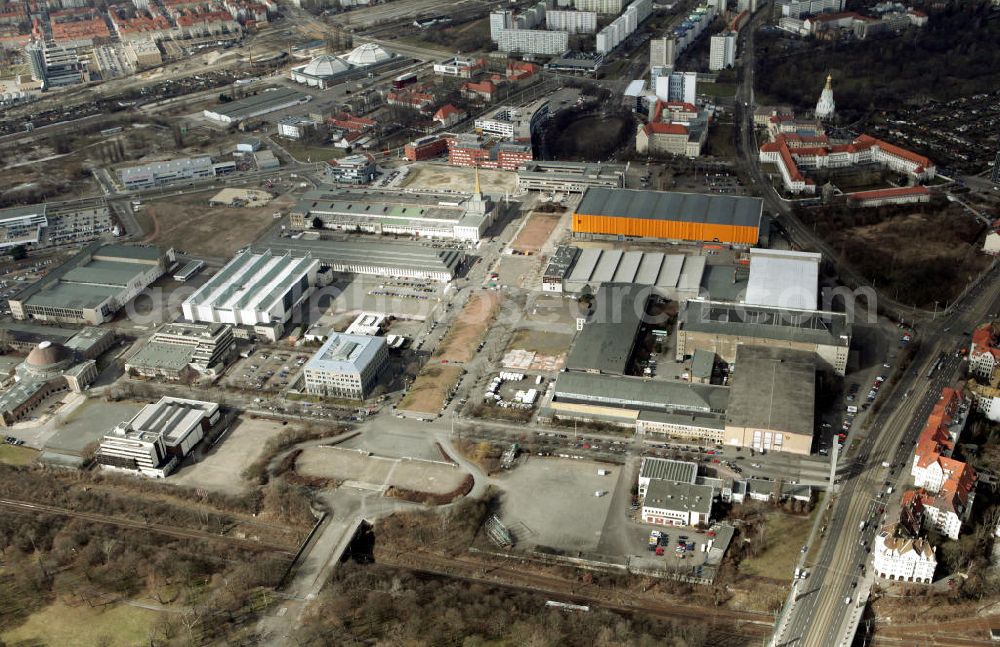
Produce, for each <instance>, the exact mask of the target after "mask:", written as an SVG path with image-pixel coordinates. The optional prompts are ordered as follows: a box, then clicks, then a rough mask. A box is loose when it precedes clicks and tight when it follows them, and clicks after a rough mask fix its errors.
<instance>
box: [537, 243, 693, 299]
mask: <svg viewBox="0 0 1000 647" xmlns="http://www.w3.org/2000/svg"><path fill="white" fill-rule="evenodd" d="M706 261H707V259H706V257H705V256H687V255H684V254H664V253H662V252H639V251H628V252H626V251H621V250H617V249H597V248H586V249H580V248H577V247H573V246H569V245H565V246H561V247H559V248H558V249H557V250H556V253H555V254H553V255H552V258H551V259H550V261H549V264H548V266H547V267H546V268H545V272H544V274H543V276H542V291H544V292H570V293H573V294H576V293H579V292H582V291H584V290H585V289H587V288H588V287H589V289H591V290H596V289H598V288H599V287H600V286H602V285H604V284H605V283H634V284H636V285H643V286H650V287H652V288H653V292H655V293H656V294H658V295H659V296H661V297H663V298H665V299H671V300H674V301H684V300H687V299H693V298H695V297H697V296H698V293H699V290H700V288H701V283H702V278H703V276H704V274H705V265H706Z"/></svg>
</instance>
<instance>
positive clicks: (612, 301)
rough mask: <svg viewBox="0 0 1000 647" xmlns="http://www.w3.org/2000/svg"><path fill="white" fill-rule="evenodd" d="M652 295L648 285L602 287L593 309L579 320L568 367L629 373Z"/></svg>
mask: <svg viewBox="0 0 1000 647" xmlns="http://www.w3.org/2000/svg"><path fill="white" fill-rule="evenodd" d="M650 296H651V291H650V288H648V287H646V286H640V285H632V284H618V283H606V284H604V285H603V286H601V288H600V289H599V290H598V291H597V293H596V295H595V298H594V301H593V305H592V307H591V312H590V313H589V314H588V315H587V316H586V317H581V318H580V319H578V320H577V328H578V329H579V330H580V332H579V333H578V334H577V336H576V339H575V340H574V341H573V347H572V348H571V349H570V352H569V354H568V355H567V356H566V370H567V371H583V372H587V373H602V374H605V375H625V370H626V369H627V368H628V365H629V362H630V360H631V359H632V353H633V351H634V349H635V341H636V336H637V335H638V334H639V328H640V326H641V325H642V323H643V318H644V314H645V312H646V303H647V302H648V301H649V298H650Z"/></svg>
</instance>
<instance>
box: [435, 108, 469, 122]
mask: <svg viewBox="0 0 1000 647" xmlns="http://www.w3.org/2000/svg"><path fill="white" fill-rule="evenodd" d="M466 117H468V113H466V112H465V111H464V110H461V109H459V108H456V107H455V106H453V105H451V104H450V103H446V104H445V105H443V106H441V107H440V108H438V109H437V112H435V113H434V121H435V122H437V123H438V124H441V127H443V128H450V127H451V126H453V125H455V124H457V123H458V122H460V121H462V120H463V119H465V118H466Z"/></svg>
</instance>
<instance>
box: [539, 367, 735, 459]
mask: <svg viewBox="0 0 1000 647" xmlns="http://www.w3.org/2000/svg"><path fill="white" fill-rule="evenodd" d="M728 406H729V389H728V388H727V387H724V386H712V385H707V384H690V383H684V382H668V381H660V380H646V379H643V378H640V377H621V376H614V375H595V374H590V373H574V372H569V371H567V372H564V373H560V374H559V376H558V377H557V378H556V383H555V388H554V391H553V395H552V401H551V402H550V403H549V405H548V407H547V408H545V409H543V410H542V411H541V412H540V416H541V417H543V418H549V419H552V418H559V419H562V420H579V421H583V422H599V423H605V424H613V425H618V426H621V427H634V428H635V429H636V430H637V431H638V432H639V433H647V434H660V435H664V436H678V437H684V438H692V439H698V440H704V441H706V442H713V443H720V442H722V440H723V434H724V431H725V411H726V409H727V407H728Z"/></svg>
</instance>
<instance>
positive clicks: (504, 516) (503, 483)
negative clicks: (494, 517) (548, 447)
mask: <svg viewBox="0 0 1000 647" xmlns="http://www.w3.org/2000/svg"><path fill="white" fill-rule="evenodd" d="M607 467H608V466H607V465H603V464H601V463H595V462H592V461H584V460H580V461H573V460H565V459H556V458H529V459H528V460H526V461H524V462H523V463H522V464H520V465H518V466H517V467H516V468H515V469H514V470H512V471H510V472H505V473H503V474H501V475H500V476H499V477H497V478H496V482H497V485H498V486H499V487H500V488H501V489H502V490H503V495H502V499H501V501H502V506H503V507H502V511H501V513H500V518H501V520H502V521H503V523H504V524H505V525H506V526H507V528H508V530H510V532H511V534H512V535H513V536H514V538H515V541H516V543H517V545H518V547H524V548H535V547H539V546H545V547H548V548H551V549H554V550H557V551H562V552H565V553H574V552H578V551H582V552H590V553H592V552H595V551H596V550H597V547H598V544H599V543H600V540H601V533H602V529H603V528H604V522H605V519H607V517H608V514H609V513H611V501H612V499H613V498H614V490H615V486H616V482H617V476H616V475H615V474H612V475H608V476H599V475H598V473H597V470H598V469H603V468H607ZM597 492H602V493H603V494H602V495H601V496H595V494H596V493H597ZM619 514H621V513H620V512H619Z"/></svg>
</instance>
